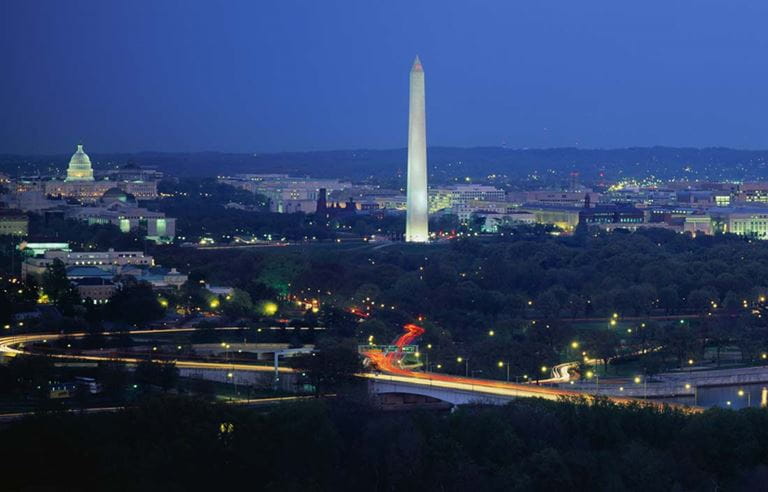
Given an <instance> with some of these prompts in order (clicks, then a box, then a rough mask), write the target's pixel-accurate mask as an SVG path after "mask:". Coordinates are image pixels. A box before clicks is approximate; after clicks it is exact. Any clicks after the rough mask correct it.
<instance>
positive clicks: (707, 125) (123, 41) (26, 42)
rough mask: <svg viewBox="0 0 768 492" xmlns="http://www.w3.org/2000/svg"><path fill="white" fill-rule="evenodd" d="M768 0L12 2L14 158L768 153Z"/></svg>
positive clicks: (0, 142) (7, 28) (2, 99)
mask: <svg viewBox="0 0 768 492" xmlns="http://www.w3.org/2000/svg"><path fill="white" fill-rule="evenodd" d="M767 18H768V2H764V1H759V0H749V1H747V0H718V1H715V0H688V1H684V0H643V1H639V2H625V1H617V0H604V1H593V0H581V1H575V0H514V1H513V0H498V1H491V0H472V1H469V0H467V1H449V0H435V1H416V0H389V1H365V0H349V1H333V0H305V1H294V0H274V1H265V0H252V1H242V2H235V1H220V2H214V1H208V2H201V1H191V0H187V1H176V2H171V1H161V0H153V1H138V0H132V1H124V2H117V1H104V0H98V1H77V0H69V1H61V0H51V1H43V0H4V1H2V3H0V59H1V60H2V67H3V68H2V71H0V153H4V152H5V153H7V152H11V153H69V152H71V151H72V150H73V148H74V145H75V144H76V143H77V141H78V140H79V139H82V140H83V141H84V142H85V144H86V149H87V150H88V151H90V152H94V153H98V152H112V151H115V152H117V151H129V152H133V151H140V150H160V151H202V150H217V151H234V152H262V151H283V150H312V149H341V148H392V147H404V146H405V145H406V137H407V108H408V71H409V68H410V64H411V61H412V59H413V57H414V55H415V54H416V53H418V54H419V55H420V57H421V59H422V61H423V63H424V67H425V71H426V84H427V132H428V139H429V144H430V145H446V146H476V145H501V144H506V145H508V146H510V147H558V146H579V147H624V146H650V145H674V146H721V145H722V146H732V147H737V148H768V118H766V117H765V115H766V114H768V99H767V98H766V91H767V90H768V60H766V53H768V49H767V48H768V46H767V45H768V29H766V22H765V20H766V19H767Z"/></svg>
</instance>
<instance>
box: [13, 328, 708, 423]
mask: <svg viewBox="0 0 768 492" xmlns="http://www.w3.org/2000/svg"><path fill="white" fill-rule="evenodd" d="M238 329H239V328H221V330H238ZM405 330H406V333H405V334H403V335H402V336H401V337H400V338H398V340H397V341H396V342H395V345H397V346H398V347H400V348H402V347H404V346H406V345H409V344H410V343H412V342H413V341H414V340H415V339H416V338H418V337H419V336H421V334H422V333H424V330H423V328H421V327H419V326H416V325H413V324H408V325H406V326H405ZM192 331H195V328H167V329H160V330H132V331H129V332H127V333H128V334H130V335H149V334H163V333H183V332H192ZM86 335H87V333H84V332H81V333H67V334H51V333H47V334H38V333H34V334H24V335H15V336H8V337H2V338H0V354H6V355H9V356H15V355H18V354H24V353H29V352H27V351H25V350H24V349H23V345H25V344H29V343H35V342H41V341H44V340H53V339H58V338H64V337H75V338H78V337H84V336H86ZM104 335H114V333H104ZM20 346H21V347H20ZM48 355H49V356H50V357H54V358H58V359H72V360H90V361H110V360H111V361H119V362H125V363H129V364H136V363H139V362H141V361H143V360H145V359H143V358H134V357H109V356H98V355H78V354H48ZM363 355H365V356H366V357H368V358H369V359H370V361H371V362H372V363H373V364H374V365H375V366H376V367H377V368H378V369H379V370H381V371H383V372H385V373H387V374H376V373H362V374H359V376H360V377H363V378H367V379H371V380H382V381H391V382H400V383H407V384H413V385H420V386H431V387H440V388H446V389H456V390H459V391H470V392H474V393H478V394H479V395H482V394H492V395H500V396H509V397H538V398H545V399H549V400H559V399H562V398H578V397H586V398H591V395H589V394H587V393H582V392H579V391H573V390H565V389H560V388H556V387H547V386H538V385H532V384H517V383H508V382H502V381H495V380H487V379H474V378H468V377H461V376H452V375H449V374H439V373H424V372H419V371H412V370H410V369H407V368H404V367H403V366H402V355H403V353H402V352H390V353H387V354H383V353H381V352H366V353H364V354H363ZM158 360H160V359H158ZM174 362H175V363H176V366H177V367H179V368H193V369H218V370H236V371H258V372H274V370H275V369H274V367H272V366H257V365H252V364H239V363H235V364H233V363H231V362H199V361H190V360H179V359H176V360H174ZM279 370H280V372H293V369H291V368H287V367H280V368H279ZM565 372H567V370H566V371H565ZM558 376H561V377H562V374H558ZM555 379H558V378H555ZM608 399H609V400H611V401H613V402H615V403H621V404H628V403H646V404H648V405H653V406H657V407H663V406H670V407H675V408H681V409H684V410H686V411H693V412H698V411H701V410H702V409H701V408H698V407H688V406H684V405H675V404H666V403H659V402H644V401H643V400H639V399H635V398H628V397H617V396H613V397H608Z"/></svg>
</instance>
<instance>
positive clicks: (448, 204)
mask: <svg viewBox="0 0 768 492" xmlns="http://www.w3.org/2000/svg"><path fill="white" fill-rule="evenodd" d="M506 199H507V193H506V192H505V191H504V190H502V189H499V188H496V187H495V186H487V185H478V184H460V185H453V186H441V187H435V188H431V189H430V190H429V211H430V212H437V211H438V210H444V209H448V208H455V207H456V206H457V205H466V204H468V203H470V202H474V201H490V202H505V201H506Z"/></svg>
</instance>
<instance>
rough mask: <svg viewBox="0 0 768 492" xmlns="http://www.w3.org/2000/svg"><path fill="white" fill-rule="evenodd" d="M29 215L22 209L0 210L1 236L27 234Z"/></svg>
mask: <svg viewBox="0 0 768 492" xmlns="http://www.w3.org/2000/svg"><path fill="white" fill-rule="evenodd" d="M28 229H29V217H27V214H25V213H23V212H22V211H20V210H11V209H2V210H0V236H26V235H27V234H28V232H29V231H28Z"/></svg>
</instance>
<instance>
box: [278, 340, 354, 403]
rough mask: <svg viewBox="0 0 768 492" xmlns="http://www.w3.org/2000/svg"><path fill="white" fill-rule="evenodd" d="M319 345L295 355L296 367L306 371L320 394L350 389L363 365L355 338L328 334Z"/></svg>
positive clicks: (293, 360)
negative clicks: (340, 337)
mask: <svg viewBox="0 0 768 492" xmlns="http://www.w3.org/2000/svg"><path fill="white" fill-rule="evenodd" d="M315 349H316V350H315V351H314V352H312V353H311V354H303V355H301V356H298V357H294V358H293V359H292V365H293V367H294V368H296V369H298V370H301V371H303V372H304V373H306V375H307V377H308V378H309V381H310V382H311V383H312V385H313V386H314V388H315V394H316V395H318V396H319V395H321V394H323V393H328V392H331V391H336V392H340V391H345V390H348V389H349V388H350V386H352V383H353V382H355V381H356V378H355V374H357V373H359V372H360V371H362V369H363V365H362V360H361V358H360V355H359V354H358V353H357V346H356V343H355V340H354V339H334V338H326V339H322V340H321V341H319V342H318V344H317V345H316V347H315Z"/></svg>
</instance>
